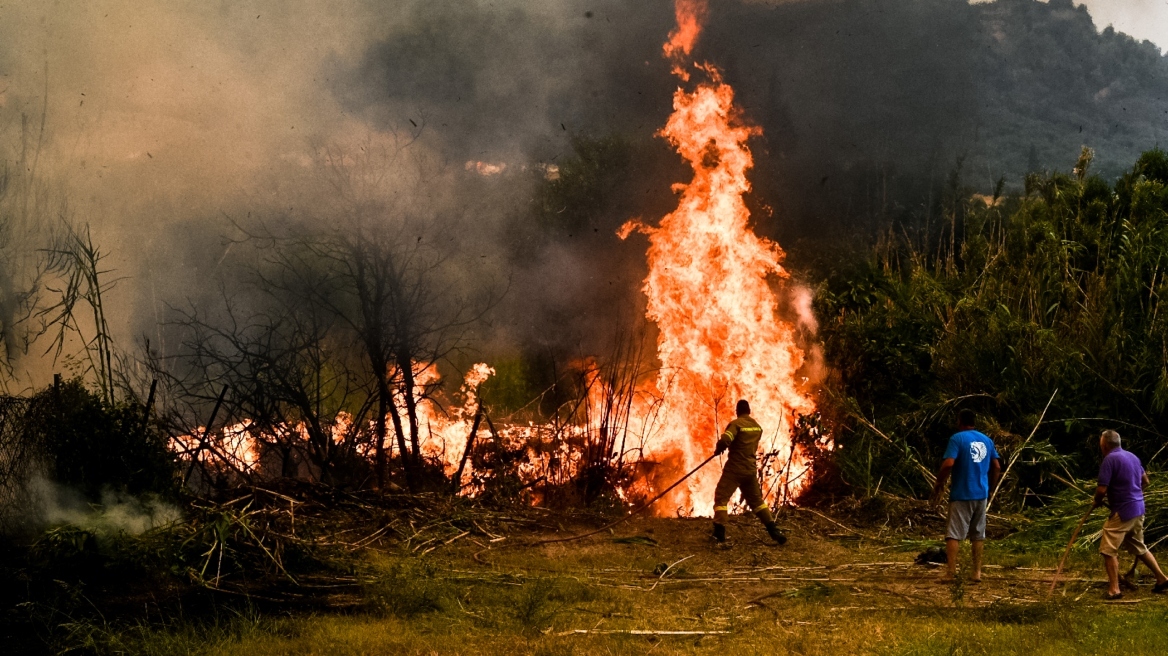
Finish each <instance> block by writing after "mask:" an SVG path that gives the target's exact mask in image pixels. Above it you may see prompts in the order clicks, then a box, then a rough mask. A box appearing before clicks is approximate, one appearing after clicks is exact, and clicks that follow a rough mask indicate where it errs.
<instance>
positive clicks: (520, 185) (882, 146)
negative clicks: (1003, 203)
mask: <svg viewBox="0 0 1168 656" xmlns="http://www.w3.org/2000/svg"><path fill="white" fill-rule="evenodd" d="M672 23H673V13H672V3H671V2H669V1H667V0H648V1H642V2H618V1H616V0H595V1H583V0H556V1H552V2H539V3H532V2H526V1H520V0H494V1H492V2H486V1H481V2H476V1H471V0H461V1H458V0H417V1H413V2H395V3H384V2H374V1H372V0H365V1H362V0H337V1H336V2H327V3H324V2H311V1H308V0H293V1H287V0H250V1H246V2H195V1H189V2H149V3H143V2H138V1H136V0H95V1H94V2H87V3H82V4H70V5H62V4H56V3H41V2H23V3H17V4H5V5H4V6H3V7H0V149H2V153H0V155H2V158H3V160H4V161H5V162H6V166H7V169H6V171H7V173H6V176H7V178H8V179H11V180H16V179H19V178H20V177H21V176H24V177H26V178H27V177H28V176H32V175H35V176H36V178H37V180H38V181H39V182H38V183H39V184H42V185H43V186H44V188H45V189H48V190H50V192H51V193H49V194H48V195H49V196H52V197H53V198H54V199H56V200H54V201H53V202H48V201H47V200H46V202H45V203H44V204H43V207H44V208H46V209H44V211H43V212H42V214H40V215H38V216H39V217H40V218H41V219H42V220H44V221H52V220H55V219H56V216H57V215H59V214H68V215H70V216H72V217H73V218H74V220H78V221H87V222H89V223H91V224H92V225H93V228H94V236H95V239H96V241H97V242H98V243H99V244H100V245H101V246H102V247H103V249H104V250H105V251H107V252H108V253H109V254H110V257H109V259H108V261H107V265H108V267H109V268H110V269H112V270H113V271H115V272H116V273H114V274H111V276H124V277H125V279H124V280H122V281H121V282H120V283H119V286H118V287H117V288H116V289H115V291H114V292H112V293H111V294H110V295H109V297H108V302H109V304H110V307H109V308H107V312H108V314H109V315H110V316H111V317H112V324H113V328H114V330H115V332H116V335H115V336H116V337H117V339H118V341H119V343H120V344H121V345H122V346H123V347H124V348H128V347H130V345H131V344H132V342H133V341H134V340H135V339H138V338H139V337H141V336H146V337H148V338H150V339H151V340H152V343H153V345H154V346H155V347H161V348H163V349H165V348H166V341H167V336H166V335H165V334H164V333H163V331H159V330H158V329H157V324H158V323H159V321H160V320H162V319H164V318H165V315H166V313H167V306H168V304H180V305H181V304H183V303H184V302H185V301H186V300H188V299H189V300H191V301H193V302H195V303H199V302H202V301H203V300H205V299H207V298H210V297H214V296H215V294H217V293H218V288H219V286H220V285H224V286H230V284H231V280H230V279H229V277H230V275H231V274H230V272H231V271H232V268H231V265H232V263H233V258H234V257H236V256H237V255H238V253H236V254H233V251H232V249H233V248H234V247H233V246H232V245H231V244H230V243H229V242H227V241H225V240H224V239H223V236H224V235H229V234H231V233H232V231H233V230H234V228H233V225H234V224H235V223H247V222H248V221H254V220H258V219H264V220H281V218H286V217H290V216H293V217H297V219H298V220H314V218H315V220H318V221H328V220H329V217H330V212H334V211H335V209H336V207H337V204H338V202H340V200H341V199H339V197H338V193H339V192H338V186H337V184H336V183H337V179H336V174H337V172H338V171H343V172H344V176H343V177H345V182H344V185H346V186H345V187H344V188H345V190H346V191H344V194H357V193H359V194H363V195H367V196H371V197H376V198H377V199H379V206H380V207H384V208H388V209H387V210H386V214H387V220H397V219H400V218H401V217H410V218H411V220H414V221H421V222H426V221H433V223H434V225H442V226H444V227H443V228H442V230H444V231H446V233H447V234H446V235H445V238H447V239H448V240H449V241H450V247H451V249H452V251H457V252H458V253H459V257H463V258H466V261H467V262H468V265H467V267H468V268H467V269H466V270H467V271H468V272H469V271H472V270H473V271H474V273H473V274H471V273H468V274H467V278H468V279H472V280H475V281H478V280H482V279H491V280H494V281H506V280H510V291H509V294H508V297H507V300H506V302H505V303H503V304H502V305H500V306H499V307H498V312H497V314H496V315H495V316H493V317H492V318H491V323H490V329H489V330H490V331H493V332H489V334H487V335H485V339H486V341H484V343H485V344H489V348H498V349H502V350H506V349H507V348H508V345H509V344H513V343H517V342H526V341H534V342H536V343H546V344H550V345H557V344H558V345H559V346H563V345H564V344H569V345H579V344H586V342H587V340H588V339H589V336H590V335H591V334H593V333H596V332H602V331H604V330H608V329H609V326H610V325H611V324H612V323H613V321H612V320H611V318H612V315H613V314H621V313H623V314H625V316H635V315H636V314H637V313H638V312H639V311H640V307H639V305H638V304H639V302H640V300H639V293H638V289H637V287H638V283H639V280H640V279H641V277H642V274H643V271H642V270H641V268H640V267H642V266H643V255H642V250H643V246H644V244H643V242H637V241H635V240H634V241H630V242H619V241H618V240H617V239H616V238H615V236H614V235H613V232H614V230H615V227H616V226H618V225H619V224H620V223H622V222H623V221H624V220H626V219H628V218H631V217H632V216H635V215H640V216H644V217H645V218H647V219H649V220H650V221H651V220H652V219H654V218H655V217H656V216H659V215H660V214H661V213H662V212H665V211H668V210H669V209H670V203H671V200H672V199H671V195H670V192H669V184H670V183H672V182H677V181H681V180H684V179H685V175H686V172H685V171H684V170H682V169H681V168H680V167H679V165H678V162H677V160H676V158H675V157H674V156H673V155H672V154H671V153H670V152H669V150H668V148H667V146H666V145H665V144H664V143H662V142H661V140H660V139H656V138H655V137H654V136H653V135H654V132H655V131H656V130H657V129H658V128H659V127H660V126H661V125H662V123H663V122H664V120H665V118H666V116H667V114H668V113H669V111H670V101H671V94H672V91H673V88H674V86H675V84H676V82H675V79H674V78H672V77H671V76H670V75H669V74H668V67H667V65H666V64H665V62H664V61H663V60H662V58H661V56H660V44H661V43H662V41H663V39H664V38H665V35H666V34H667V33H668V31H669V29H670V27H671V26H672ZM696 55H697V57H698V58H699V59H708V60H710V61H712V62H714V63H716V64H717V65H718V66H719V67H720V68H722V69H723V70H724V71H725V74H726V77H727V79H728V80H729V81H730V82H731V83H732V84H733V85H734V86H735V88H736V90H737V92H738V94H739V99H740V101H741V104H742V106H743V107H744V110H745V118H746V119H747V120H749V121H751V122H754V123H757V124H759V125H760V126H761V127H762V128H763V130H764V137H763V138H762V139H760V140H759V141H758V142H757V143H756V144H755V146H754V148H755V153H756V156H757V160H758V166H757V171H756V174H755V176H754V179H755V186H756V192H755V194H754V195H753V197H752V199H751V202H752V203H753V204H754V207H755V209H756V220H757V221H758V225H759V228H760V229H761V230H763V231H766V232H770V233H772V234H776V235H779V236H780V237H782V238H783V239H784V241H785V242H786V243H788V244H791V243H795V242H793V241H790V240H789V239H788V238H790V237H801V236H805V235H807V234H816V233H821V232H823V228H824V226H828V225H834V226H836V229H837V230H838V231H843V232H844V233H847V232H848V231H855V230H860V229H868V228H870V227H873V226H875V225H878V224H880V223H881V222H883V221H887V220H890V219H891V218H895V217H902V216H904V215H925V214H927V213H929V212H931V211H933V207H934V206H935V205H936V203H938V202H939V201H938V199H939V198H940V197H941V195H942V194H943V186H944V183H945V179H946V178H947V177H948V175H949V173H950V172H954V171H956V170H957V169H958V162H959V161H960V162H961V164H960V174H961V179H962V180H963V181H964V183H965V184H967V185H972V186H974V187H975V188H977V189H980V190H987V191H988V190H989V189H990V188H992V187H993V185H994V184H995V182H996V181H997V180H998V179H999V178H1005V179H1006V181H1007V184H1008V186H1013V187H1015V188H1017V187H1018V186H1019V185H1020V182H1021V177H1022V176H1023V175H1024V174H1025V173H1026V172H1027V171H1030V170H1035V169H1044V168H1056V167H1057V168H1064V169H1065V168H1069V167H1070V166H1071V165H1072V164H1073V162H1074V158H1075V156H1076V154H1077V153H1078V150H1079V147H1080V146H1081V145H1083V144H1087V145H1091V146H1094V147H1095V148H1096V150H1097V152H1098V158H1097V166H1098V167H1099V168H1098V170H1099V171H1100V172H1102V173H1104V174H1106V175H1115V174H1116V173H1118V172H1119V171H1120V170H1121V168H1122V167H1123V166H1125V165H1127V164H1128V163H1130V162H1131V161H1132V160H1133V159H1134V157H1135V155H1136V154H1137V153H1138V152H1139V151H1140V150H1142V149H1145V148H1147V147H1150V146H1153V145H1155V144H1156V143H1157V141H1158V140H1159V139H1160V133H1159V130H1160V127H1159V126H1160V125H1161V123H1162V119H1161V116H1163V113H1164V111H1166V110H1168V107H1163V106H1162V105H1163V101H1162V100H1160V99H1162V98H1165V97H1168V65H1166V64H1165V62H1164V60H1163V58H1162V57H1161V56H1160V54H1159V51H1158V49H1157V48H1156V47H1155V46H1153V45H1151V44H1144V45H1141V44H1138V43H1136V42H1135V41H1133V40H1132V39H1130V38H1128V37H1125V36H1123V35H1121V34H1116V33H1114V32H1112V31H1107V32H1104V33H1102V34H1100V32H1099V31H1098V28H1097V26H1095V25H1094V24H1093V23H1092V22H1091V18H1090V16H1089V15H1088V14H1087V11H1086V9H1083V8H1081V7H1080V8H1076V7H1075V6H1074V5H1073V4H1072V3H1071V2H1070V0H1053V1H1052V2H1051V3H1050V4H1049V5H1048V4H1042V3H1038V2H1033V1H1032V0H1001V1H999V2H995V3H990V4H985V3H981V4H973V5H970V4H968V3H967V2H965V0H912V1H907V2H881V1H877V0H804V1H786V2H784V1H763V0H742V1H729V0H727V1H725V2H714V3H713V6H712V8H711V12H710V23H709V25H708V27H707V29H706V31H705V33H704V34H703V36H702V38H701V40H700V42H699V46H698V52H697V53H696ZM42 117H43V119H44V120H43V122H42ZM42 125H43V130H42ZM610 135H616V136H617V137H618V141H619V142H620V143H621V144H623V147H624V148H626V149H627V151H628V154H627V156H626V157H624V158H623V159H622V158H620V157H617V158H616V160H619V161H620V162H621V165H620V167H618V168H617V169H616V171H617V178H615V179H613V180H606V181H605V183H604V184H603V185H601V188H603V189H605V190H606V192H608V193H610V197H608V198H607V199H606V201H605V202H604V203H601V204H599V205H597V207H595V208H593V209H592V210H590V211H589V212H590V213H588V214H587V216H583V215H582V218H579V219H578V220H573V221H574V222H572V221H566V222H562V223H561V225H558V227H557V230H558V231H556V232H554V233H552V234H550V236H549V235H547V234H544V235H540V234H538V233H539V226H540V224H539V220H538V215H539V212H535V211H533V206H535V205H538V201H539V199H540V198H541V196H540V193H541V185H543V184H544V182H545V180H546V178H548V177H554V174H555V173H554V172H555V170H556V168H555V167H558V166H560V165H562V164H564V163H565V162H569V161H571V160H572V158H574V157H576V155H577V153H576V152H575V151H574V148H573V142H572V139H573V137H579V136H585V137H592V138H604V137H608V136H610ZM614 161H615V160H614ZM34 162H35V166H36V170H35V171H33V170H32V167H33V163H34ZM354 190H357V191H354ZM342 195H343V194H342ZM569 204H570V203H565V205H564V207H563V209H562V210H561V209H558V208H555V207H552V208H550V210H548V209H547V208H544V209H545V210H546V211H545V215H546V216H550V217H551V218H552V219H553V220H557V219H555V217H556V216H558V215H559V214H560V213H562V212H567V215H571V214H572V212H574V211H576V208H575V207H571V208H570V207H568V205H569ZM768 210H770V211H768ZM837 234H838V233H837ZM430 238H434V237H433V236H431V237H430ZM0 248H4V245H3V244H0ZM795 250H797V248H796V249H795ZM793 254H794V255H798V253H797V252H795V253H793ZM471 262H473V263H474V266H473V267H471V266H470V264H469V263H471ZM0 282H3V281H2V280H0ZM500 284H505V283H500ZM5 302H6V301H5V300H4V299H3V298H0V305H4V303H5ZM0 309H2V308H0ZM585 316H587V317H590V318H591V319H592V320H591V321H583V320H582V317H585ZM571 348H576V346H571ZM579 348H580V349H581V350H586V349H585V347H584V346H579ZM29 368H30V370H31V371H32V372H33V376H32V378H31V379H30V382H33V383H38V384H43V383H44V382H45V381H46V380H47V377H48V375H49V373H51V371H52V369H51V368H50V367H48V366H46V365H44V364H43V363H40V364H38V363H36V362H35V359H30V360H29Z"/></svg>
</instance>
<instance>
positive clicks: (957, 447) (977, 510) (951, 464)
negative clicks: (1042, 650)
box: [933, 409, 1002, 583]
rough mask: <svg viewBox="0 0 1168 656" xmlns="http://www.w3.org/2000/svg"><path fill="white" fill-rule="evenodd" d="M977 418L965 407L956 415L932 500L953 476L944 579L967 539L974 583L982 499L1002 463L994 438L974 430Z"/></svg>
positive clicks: (978, 573)
mask: <svg viewBox="0 0 1168 656" xmlns="http://www.w3.org/2000/svg"><path fill="white" fill-rule="evenodd" d="M976 420H977V417H976V415H974V414H973V410H969V409H965V410H962V411H961V412H960V413H958V415H957V432H956V433H954V434H953V436H952V437H950V438H949V447H948V448H946V449H945V456H944V459H943V460H942V461H941V469H940V471H938V472H937V484H936V485H935V486H933V499H934V500H937V499H939V498H940V497H941V491H942V490H944V489H945V481H946V479H948V478H949V476H950V474H952V475H953V484H952V485H950V486H949V526H948V527H947V528H946V530H945V553H946V555H947V556H948V561H949V574H948V577H947V580H952V579H955V578H957V553H958V551H959V550H960V549H961V541H962V540H964V539H965V538H969V540H970V543H971V544H972V547H973V577H972V581H973V582H974V583H981V555H982V547H984V546H985V526H986V500H987V499H988V498H989V496H990V489H991V488H992V487H994V486H996V485H997V484H998V477H999V476H1000V475H1001V472H1002V466H1001V463H1000V462H998V450H997V449H995V448H994V441H993V440H991V439H990V438H989V437H986V435H985V434H984V433H982V432H980V431H977V430H974V427H973V426H974V422H975V421H976Z"/></svg>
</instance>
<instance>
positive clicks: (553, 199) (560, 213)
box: [535, 136, 631, 232]
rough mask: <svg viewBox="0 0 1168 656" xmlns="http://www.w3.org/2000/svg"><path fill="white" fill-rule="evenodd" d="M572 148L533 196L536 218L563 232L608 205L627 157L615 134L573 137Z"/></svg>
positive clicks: (576, 228) (583, 223) (625, 147)
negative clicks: (554, 173) (569, 153)
mask: <svg viewBox="0 0 1168 656" xmlns="http://www.w3.org/2000/svg"><path fill="white" fill-rule="evenodd" d="M572 150H573V153H574V155H573V156H572V157H569V158H567V159H565V160H564V161H563V162H562V163H560V165H559V170H558V173H557V174H556V175H558V177H554V178H553V179H551V180H549V181H548V182H547V184H544V185H541V186H540V187H539V188H538V191H537V196H536V199H535V213H536V216H537V217H538V218H539V220H540V222H541V223H542V224H543V225H545V226H547V227H549V228H552V229H554V230H559V231H563V232H573V231H579V230H582V229H583V228H585V227H588V226H590V225H591V223H592V222H593V220H594V219H595V218H596V217H597V216H598V215H599V214H601V213H602V212H603V211H604V210H605V209H606V208H607V207H608V204H609V201H610V196H611V190H612V189H613V188H614V187H615V186H616V184H617V183H618V182H619V181H620V180H621V179H622V178H623V177H624V174H625V173H626V171H627V169H628V167H629V163H630V161H631V148H630V146H629V144H628V143H626V142H625V141H624V140H622V139H621V138H619V137H615V136H610V137H605V138H600V139H589V138H586V137H580V136H577V137H573V138H572ZM549 177H550V176H549Z"/></svg>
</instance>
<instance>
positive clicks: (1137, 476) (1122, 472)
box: [1099, 447, 1144, 522]
mask: <svg viewBox="0 0 1168 656" xmlns="http://www.w3.org/2000/svg"><path fill="white" fill-rule="evenodd" d="M1143 482H1144V468H1143V466H1142V465H1140V459H1139V458H1138V457H1137V456H1136V455H1135V454H1134V453H1131V452H1129V451H1124V450H1123V449H1121V448H1119V447H1116V448H1115V449H1113V450H1112V451H1111V453H1108V454H1107V455H1106V456H1104V458H1103V464H1101V465H1099V484H1100V485H1106V486H1107V505H1109V506H1111V512H1117V513H1119V518H1120V520H1122V521H1125V522H1126V521H1127V520H1129V519H1132V518H1135V517H1139V516H1140V515H1143V514H1144V488H1143Z"/></svg>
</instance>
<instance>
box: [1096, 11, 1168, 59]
mask: <svg viewBox="0 0 1168 656" xmlns="http://www.w3.org/2000/svg"><path fill="white" fill-rule="evenodd" d="M1075 4H1084V5H1087V9H1089V10H1090V11H1091V17H1092V18H1094V19H1095V25H1096V26H1098V27H1099V28H1100V29H1102V28H1104V27H1107V26H1108V25H1112V26H1114V27H1115V29H1116V30H1117V31H1119V32H1126V33H1127V34H1130V35H1132V36H1134V37H1136V38H1137V39H1141V40H1142V39H1147V40H1149V41H1151V42H1152V43H1155V44H1156V45H1158V46H1160V49H1161V50H1164V48H1166V47H1168V0H1085V1H1083V2H1078V1H1077V2H1076V3H1075Z"/></svg>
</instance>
